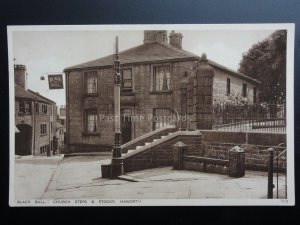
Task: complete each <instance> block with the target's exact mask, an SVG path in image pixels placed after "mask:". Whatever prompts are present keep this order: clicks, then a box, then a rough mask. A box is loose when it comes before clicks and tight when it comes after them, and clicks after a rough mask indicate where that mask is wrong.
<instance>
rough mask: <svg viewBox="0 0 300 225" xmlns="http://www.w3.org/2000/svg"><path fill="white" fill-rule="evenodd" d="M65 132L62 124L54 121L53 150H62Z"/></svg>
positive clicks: (60, 151)
mask: <svg viewBox="0 0 300 225" xmlns="http://www.w3.org/2000/svg"><path fill="white" fill-rule="evenodd" d="M65 132H66V129H65V127H64V125H62V124H61V123H60V122H56V135H55V138H54V150H55V151H57V152H59V153H62V152H63V151H64V146H65Z"/></svg>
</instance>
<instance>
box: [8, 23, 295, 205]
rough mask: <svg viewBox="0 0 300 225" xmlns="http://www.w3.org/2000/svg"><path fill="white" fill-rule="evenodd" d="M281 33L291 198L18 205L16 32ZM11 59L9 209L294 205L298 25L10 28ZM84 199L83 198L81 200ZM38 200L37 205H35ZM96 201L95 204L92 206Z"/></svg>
mask: <svg viewBox="0 0 300 225" xmlns="http://www.w3.org/2000/svg"><path fill="white" fill-rule="evenodd" d="M155 29H167V30H278V29H286V30H287V31H288V32H287V68H286V70H287V76H286V87H287V88H286V90H287V93H286V99H287V112H288V115H287V149H288V151H287V174H288V176H287V179H288V180H287V184H288V199H284V200H282V199H151V200H149V199H139V200H137V199H136V200H137V201H136V202H135V203H129V204H128V203H121V200H120V199H110V200H112V201H114V203H100V202H99V199H85V200H86V203H77V202H76V200H75V199H72V200H71V199H70V200H68V201H69V203H67V204H65V203H61V202H59V201H58V200H51V199H48V200H47V199H46V200H30V202H28V203H22V204H20V203H17V200H15V198H14V197H15V196H14V166H15V156H14V153H15V129H14V127H15V115H14V113H15V104H14V102H15V100H14V79H13V77H14V67H13V64H14V62H13V41H12V36H13V32H14V31H98V30H107V31H109V30H155ZM7 38H8V60H9V102H10V119H9V123H10V131H9V134H10V140H9V141H10V142H9V143H10V164H9V165H10V167H9V172H10V176H9V205H10V206H154V205H155V206H171V205H178V206H203V205H206V206H215V205H226V206H234V205H248V206H254V205H257V206H262V205H264V206H267V205H281V206H291V205H295V181H294V179H295V177H294V38H295V24H293V23H283V24H277V23H268V24H195V25H194V24H164V25H153V24H152V25H72V26H70V25H59V26H57V25H48V26H8V27H7ZM80 200H83V199H80ZM36 201H38V202H39V203H38V202H36ZM92 201H94V203H92Z"/></svg>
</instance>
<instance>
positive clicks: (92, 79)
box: [84, 71, 98, 94]
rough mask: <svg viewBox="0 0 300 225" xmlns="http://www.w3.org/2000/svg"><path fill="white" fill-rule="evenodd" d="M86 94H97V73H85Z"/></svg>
mask: <svg viewBox="0 0 300 225" xmlns="http://www.w3.org/2000/svg"><path fill="white" fill-rule="evenodd" d="M84 76H85V82H86V94H97V93H98V77H97V71H91V72H85V73H84Z"/></svg>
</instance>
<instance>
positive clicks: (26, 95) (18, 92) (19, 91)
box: [15, 85, 55, 104]
mask: <svg viewBox="0 0 300 225" xmlns="http://www.w3.org/2000/svg"><path fill="white" fill-rule="evenodd" d="M15 98H23V99H28V100H33V101H39V102H44V103H48V104H55V102H53V101H51V100H50V99H47V98H46V97H44V96H42V95H39V94H37V93H36V92H34V91H31V90H29V89H28V90H25V89H24V88H22V87H21V86H19V85H15Z"/></svg>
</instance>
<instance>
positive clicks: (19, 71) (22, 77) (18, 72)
mask: <svg viewBox="0 0 300 225" xmlns="http://www.w3.org/2000/svg"><path fill="white" fill-rule="evenodd" d="M14 75H15V84H16V85H19V86H20V87H22V88H24V89H25V90H26V89H27V86H26V84H27V74H26V66H25V65H20V64H15V65H14Z"/></svg>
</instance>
